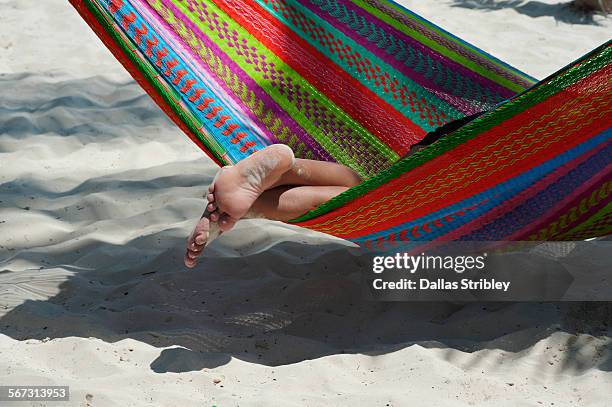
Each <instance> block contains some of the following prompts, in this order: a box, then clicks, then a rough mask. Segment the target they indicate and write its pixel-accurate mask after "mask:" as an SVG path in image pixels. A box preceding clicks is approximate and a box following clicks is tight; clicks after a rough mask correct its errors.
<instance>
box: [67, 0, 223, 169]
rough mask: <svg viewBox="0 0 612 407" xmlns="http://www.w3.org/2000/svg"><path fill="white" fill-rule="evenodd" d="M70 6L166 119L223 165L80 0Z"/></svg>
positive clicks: (72, 0) (75, 0)
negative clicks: (164, 114) (162, 112)
mask: <svg viewBox="0 0 612 407" xmlns="http://www.w3.org/2000/svg"><path fill="white" fill-rule="evenodd" d="M69 1H70V4H72V6H73V7H74V8H75V9H76V10H77V12H78V13H79V14H80V15H81V17H82V18H83V20H85V22H86V23H87V24H88V25H89V26H90V27H91V29H92V30H93V31H94V32H95V33H96V35H97V36H98V37H99V38H100V39H101V40H102V42H103V43H104V45H106V47H107V48H108V49H109V50H110V51H111V52H112V54H113V55H114V56H115V58H117V60H118V61H119V62H121V64H122V65H123V67H124V68H125V69H126V70H127V71H128V72H129V73H130V75H131V76H132V77H133V78H134V80H136V82H138V84H139V85H140V86H142V88H143V89H144V90H145V91H146V92H147V93H148V94H149V96H151V98H153V100H154V101H155V103H156V104H157V105H158V106H159V107H160V108H161V109H162V110H163V111H164V113H166V114H167V115H168V117H169V118H170V119H171V120H172V121H173V122H174V123H175V124H176V125H177V126H178V127H179V128H180V129H181V130H183V132H184V133H185V134H186V135H187V136H188V137H189V138H190V139H191V140H192V141H193V142H194V143H195V144H196V145H197V146H198V147H200V149H202V151H204V153H206V155H207V156H208V157H210V159H212V160H213V161H214V162H215V163H217V164H218V165H219V166H222V165H225V163H222V162H221V161H219V159H218V158H217V157H215V156H214V155H213V154H212V153H211V152H210V151H209V150H208V149H207V148H206V146H205V145H204V143H202V141H201V140H200V139H199V138H198V137H197V136H196V135H194V134H193V133H192V131H191V130H190V129H189V127H187V125H186V124H185V123H183V121H182V120H181V118H180V117H179V115H178V114H176V113H175V112H174V110H173V109H172V108H171V107H170V106H169V105H168V104H167V103H166V101H165V100H164V98H163V97H162V96H161V95H160V94H159V93H158V92H157V90H156V89H155V87H154V86H153V85H152V84H151V83H150V82H149V80H148V79H147V78H146V77H145V76H144V75H143V74H142V73H141V72H140V71H139V70H138V67H137V66H136V65H135V64H134V63H133V62H132V61H131V60H130V58H129V57H128V56H127V55H126V54H125V52H124V51H123V49H122V48H121V47H120V46H119V45H118V44H116V43H115V40H114V39H113V37H112V36H111V35H110V34H108V33H107V32H106V28H105V27H104V26H102V24H100V22H98V21H97V20H96V18H95V16H93V15H92V14H91V12H90V11H89V10H88V9H87V7H86V6H85V3H84V2H83V1H82V0H69Z"/></svg>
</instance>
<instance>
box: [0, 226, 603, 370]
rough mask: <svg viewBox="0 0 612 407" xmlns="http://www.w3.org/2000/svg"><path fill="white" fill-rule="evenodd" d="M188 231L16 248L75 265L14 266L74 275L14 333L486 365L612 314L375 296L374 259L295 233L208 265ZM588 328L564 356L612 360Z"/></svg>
mask: <svg viewBox="0 0 612 407" xmlns="http://www.w3.org/2000/svg"><path fill="white" fill-rule="evenodd" d="M250 227H258V226H257V225H253V226H249V225H247V226H246V227H244V228H243V229H242V230H241V231H240V233H241V234H246V235H248V234H249V233H250V232H249V228H250ZM230 238H231V236H230ZM183 243H184V236H182V235H181V231H180V230H177V229H168V230H165V231H161V232H158V233H154V234H151V235H148V236H142V237H139V238H136V239H133V240H131V241H130V242H127V243H126V244H123V245H115V244H112V243H108V242H101V241H88V242H87V243H84V244H83V245H82V246H81V247H80V248H79V250H78V251H79V252H80V254H76V253H73V254H72V257H71V258H67V257H66V253H59V252H54V253H44V251H42V250H30V251H24V252H21V253H19V254H17V255H16V256H17V257H19V258H20V260H22V261H25V262H29V263H30V264H32V263H36V262H37V259H40V258H42V257H45V258H47V259H48V260H50V262H51V263H52V262H53V257H57V258H62V259H68V260H69V261H70V265H53V266H50V265H46V266H44V268H43V270H39V269H38V268H34V269H31V270H23V271H19V272H13V271H9V270H5V271H4V272H3V273H1V274H0V282H2V283H7V284H10V283H11V282H12V281H15V279H16V278H17V277H19V279H20V281H26V280H27V281H28V283H29V284H30V285H32V284H33V283H32V281H36V279H39V280H40V279H43V280H44V278H47V277H45V276H46V275H47V274H45V272H47V271H49V272H52V271H53V269H61V270H63V278H64V281H63V282H62V283H61V284H60V285H59V290H58V292H57V293H56V294H55V295H53V296H51V297H50V298H44V299H39V300H34V299H30V300H27V301H25V302H23V303H21V304H19V305H17V306H15V307H12V309H10V310H9V311H8V312H6V313H5V314H4V315H3V316H2V317H1V318H0V332H1V333H3V334H6V335H9V336H11V337H13V338H15V339H18V340H24V339H31V338H34V339H40V340H42V339H44V338H51V339H53V338H62V337H68V336H76V337H82V338H89V337H96V338H99V339H102V340H104V341H106V342H116V341H119V340H122V339H126V338H132V339H135V340H138V341H141V342H145V343H148V344H150V345H153V346H156V347H163V348H167V347H171V348H170V349H165V350H163V351H161V353H160V355H159V357H158V358H157V359H155V360H153V361H152V362H151V365H150V368H151V369H152V370H153V371H154V372H158V373H163V372H186V371H194V370H201V369H202V368H213V367H216V366H220V365H223V364H225V363H227V362H229V360H230V358H231V357H234V358H239V359H241V360H245V361H249V362H252V363H258V364H263V365H268V366H277V365H285V364H290V363H296V362H300V361H303V360H306V359H313V358H320V357H323V356H327V355H333V354H340V353H361V354H368V355H381V354H386V353H390V352H393V351H395V350H398V349H402V348H405V347H408V346H412V345H420V346H424V347H429V348H436V349H439V350H441V351H442V352H444V354H445V356H444V357H445V358H446V359H448V360H449V361H451V362H453V358H454V357H455V355H456V354H457V352H456V351H457V350H459V351H461V352H467V353H468V354H469V355H471V356H470V358H469V360H468V362H465V361H463V362H461V364H462V366H463V367H464V368H468V369H470V368H474V369H475V368H479V367H481V366H482V364H483V363H486V360H483V358H482V357H481V356H477V352H478V351H479V350H482V349H499V350H501V351H504V352H511V353H520V352H522V351H524V350H525V349H527V348H530V347H531V346H534V345H535V344H537V343H538V341H540V340H541V339H544V338H547V337H549V336H550V335H551V332H554V331H555V330H562V331H564V332H569V333H585V332H586V333H595V334H596V333H597V332H594V328H593V327H594V326H597V323H599V324H601V322H602V321H610V320H611V319H612V317H611V315H612V312H610V309H611V308H610V307H609V304H608V305H607V307H608V308H606V306H604V307H603V308H600V309H598V310H595V312H594V311H593V310H594V309H593V306H592V305H588V304H587V305H585V304H578V305H563V304H558V305H557V304H536V303H523V304H511V303H507V304H502V303H497V304H482V303H473V304H452V303H376V302H367V301H364V300H362V297H361V286H360V269H362V267H364V264H363V263H362V260H363V259H361V258H360V257H359V256H356V255H355V254H354V253H352V252H351V251H350V250H347V249H346V247H345V246H343V245H342V244H336V243H327V244H324V245H308V244H306V245H304V244H303V243H301V242H291V241H285V242H281V243H278V244H276V245H274V246H273V247H270V248H268V249H267V250H264V251H261V252H259V253H255V254H250V255H247V256H244V257H235V256H234V257H228V256H227V255H225V254H223V253H224V249H223V247H222V245H221V244H213V245H212V246H211V247H210V252H209V254H208V255H207V257H206V258H205V259H204V261H203V262H202V263H201V265H200V266H199V267H198V268H197V269H196V270H193V271H186V270H185V269H184V268H183V267H182V266H181V258H182V255H183ZM104 253H106V255H104ZM111 254H112V255H111ZM338 264H342V265H344V268H341V267H338ZM41 266H42V265H41ZM41 284H42V285H43V286H44V282H42V283H41ZM24 286H25V285H24ZM606 313H607V314H606ZM584 315H591V320H588V319H585V318H584ZM606 315H607V316H606ZM602 318H603V319H602ZM606 318H607V319H606ZM578 321H579V323H578ZM599 333H601V332H599ZM513 338H520V339H519V340H513ZM576 338H578V339H576V340H575V341H574V343H572V344H571V346H568V351H567V352H565V353H563V354H562V355H561V357H560V359H559V360H558V361H559V365H558V368H559V369H571V370H580V371H582V370H586V369H587V368H592V367H594V366H597V367H598V368H599V369H602V370H612V356H611V355H612V352H608V353H605V352H603V353H602V355H600V357H599V359H596V360H595V359H592V360H590V361H589V360H587V358H586V356H585V355H588V352H585V351H584V349H586V348H588V343H587V342H588V341H585V339H584V338H583V337H582V336H580V337H576ZM177 346H178V348H176V347H177ZM535 363H536V364H537V363H542V364H545V363H546V361H541V362H538V361H536V362H535Z"/></svg>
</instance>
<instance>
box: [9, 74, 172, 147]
mask: <svg viewBox="0 0 612 407" xmlns="http://www.w3.org/2000/svg"><path fill="white" fill-rule="evenodd" d="M17 88H18V89H19V90H20V91H19V92H15V91H14V89H17ZM0 100H1V101H2V103H1V104H0V117H2V120H0V134H2V135H3V136H4V137H6V136H11V137H14V138H19V139H22V138H26V137H28V136H32V135H42V134H53V135H58V136H62V137H68V136H78V138H79V140H80V141H81V142H100V141H107V140H110V139H113V138H120V137H125V135H126V133H130V132H131V131H132V127H133V126H137V127H138V128H141V129H144V128H147V126H164V125H167V124H168V123H169V120H168V118H167V117H166V115H164V113H163V112H162V111H161V110H160V109H156V108H152V104H151V101H150V99H149V97H148V96H147V95H146V94H145V93H144V92H143V91H142V89H141V88H140V87H139V86H138V84H137V83H136V82H133V81H130V82H127V83H116V82H113V81H110V80H108V79H106V78H103V77H91V78H84V79H68V80H60V81H59V82H58V81H57V80H55V79H53V77H52V76H47V75H35V74H29V73H20V74H5V75H0ZM126 124H129V126H126Z"/></svg>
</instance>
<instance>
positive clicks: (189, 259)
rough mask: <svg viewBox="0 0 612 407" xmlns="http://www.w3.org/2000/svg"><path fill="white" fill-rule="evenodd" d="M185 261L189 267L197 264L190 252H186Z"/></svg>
mask: <svg viewBox="0 0 612 407" xmlns="http://www.w3.org/2000/svg"><path fill="white" fill-rule="evenodd" d="M184 262H185V266H187V267H189V268H193V267H195V265H196V261H195V260H194V259H192V258H190V257H189V252H187V253H185V259H184Z"/></svg>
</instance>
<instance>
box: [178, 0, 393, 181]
mask: <svg viewBox="0 0 612 407" xmlns="http://www.w3.org/2000/svg"><path fill="white" fill-rule="evenodd" d="M204 3H206V4H207V7H208V8H209V12H214V13H216V14H217V15H218V16H219V18H220V19H221V20H222V21H223V22H225V23H227V24H228V26H227V27H228V29H230V30H235V31H236V32H238V33H239V34H240V35H241V38H244V39H246V40H247V45H248V46H249V47H254V48H255V49H256V50H257V52H258V53H261V54H263V55H265V57H266V58H267V59H268V60H269V61H270V60H271V61H274V63H275V68H276V69H281V70H282V71H283V73H284V74H286V75H287V76H289V77H291V78H292V79H293V80H294V81H295V82H296V83H299V85H300V86H301V87H302V88H303V89H304V90H305V91H306V92H307V93H308V94H309V95H310V96H311V97H312V98H314V99H316V100H317V101H318V102H319V103H320V104H321V105H322V106H323V107H325V108H326V109H327V111H328V112H329V113H331V114H333V115H335V116H336V120H338V121H339V122H341V123H342V124H343V125H345V126H347V127H348V128H350V129H351V130H352V131H353V132H354V134H355V136H358V137H359V138H361V139H362V140H363V142H364V143H365V144H366V145H368V146H371V147H372V148H374V149H375V150H376V151H377V152H378V153H379V154H380V155H381V156H382V157H384V158H386V159H387V160H389V162H394V161H396V160H397V159H398V158H399V156H398V155H397V153H395V152H394V151H393V150H392V149H391V148H389V147H388V146H387V145H385V144H384V143H382V142H381V141H380V140H379V139H378V138H377V137H376V136H374V135H372V134H371V133H370V132H368V131H367V130H366V129H364V128H363V127H362V126H361V125H359V123H357V122H355V121H354V120H353V119H352V118H351V117H350V116H349V115H347V114H346V113H345V112H344V111H342V110H341V109H340V108H339V107H338V106H336V105H335V104H334V103H333V102H332V101H330V100H329V99H328V98H326V97H325V96H324V95H322V94H321V92H319V91H318V90H317V89H316V88H315V87H313V86H312V85H311V84H310V83H309V82H308V81H306V80H305V79H304V78H303V77H301V76H300V75H299V74H298V73H297V72H295V71H294V70H293V69H291V68H290V67H289V66H288V65H287V64H285V63H284V62H283V61H282V60H281V59H280V58H279V57H278V56H276V54H274V53H273V52H272V51H270V50H269V49H268V48H266V47H265V46H264V45H263V44H261V43H260V42H259V41H257V39H256V38H254V37H253V36H252V35H251V34H250V33H249V32H248V31H247V30H246V29H245V28H244V27H242V26H240V25H239V24H238V23H237V22H236V21H234V20H233V19H232V18H230V17H229V16H228V15H227V14H226V13H225V12H224V11H223V10H222V9H220V8H218V7H217V6H216V5H215V4H214V3H213V2H211V1H205V2H204ZM175 5H176V7H177V8H179V9H180V10H181V11H182V12H183V13H184V14H185V15H186V16H188V17H189V18H190V20H191V21H192V22H193V23H194V24H196V25H197V26H198V27H199V28H200V29H201V31H202V32H203V33H205V32H208V31H210V30H209V29H208V27H207V26H206V24H205V23H203V22H202V21H200V19H199V18H198V16H197V15H195V14H194V12H191V11H190V10H189V8H188V7H187V6H186V5H185V4H183V3H178V4H175ZM208 38H209V39H210V40H211V41H213V42H214V43H215V44H217V45H218V46H219V47H220V48H221V49H223V50H224V51H225V52H226V53H227V54H228V56H229V57H230V58H231V59H232V60H233V61H234V62H235V63H237V64H238V65H239V66H240V67H241V68H242V69H243V70H244V71H245V72H246V73H247V74H248V75H249V76H250V77H251V78H253V79H254V80H255V81H256V82H257V83H259V84H262V83H266V84H267V83H269V82H268V81H267V80H266V79H264V78H263V72H262V71H260V72H257V71H255V69H254V68H255V67H254V65H251V64H247V63H246V62H245V61H244V56H242V55H239V54H238V53H237V52H236V48H235V47H231V48H230V47H227V46H226V45H225V44H224V42H223V41H222V39H221V38H219V36H218V35H210V36H208ZM262 89H263V90H264V91H266V92H267V93H268V94H269V95H270V97H272V98H273V99H274V100H275V101H276V102H277V103H278V104H279V105H280V106H282V107H283V108H285V109H286V110H287V111H288V113H289V114H290V115H291V117H292V118H293V119H294V120H295V121H296V122H297V123H298V124H299V125H300V126H302V127H303V128H304V129H305V130H306V131H307V132H308V134H310V135H311V136H313V137H314V138H315V139H316V140H317V141H318V142H319V143H320V144H321V145H322V146H323V147H324V148H325V149H326V150H327V151H328V152H329V153H330V154H331V155H332V156H333V157H334V158H335V159H336V160H337V161H339V162H341V163H343V164H346V165H348V166H350V167H351V168H354V169H355V170H356V171H357V172H359V173H360V174H362V175H366V176H372V175H373V174H370V173H369V172H368V170H366V169H365V168H362V167H361V165H360V164H359V162H358V161H356V160H355V158H354V157H352V156H350V155H349V154H347V151H346V150H345V149H342V148H341V147H339V146H338V145H337V144H335V143H334V142H333V141H332V140H331V138H330V137H329V135H328V134H325V133H324V132H323V131H321V130H320V128H319V127H317V126H315V125H314V124H313V123H312V122H311V121H310V120H309V119H308V118H307V117H306V116H305V115H304V114H303V113H302V112H301V111H300V110H298V109H297V108H296V107H295V106H294V105H293V104H292V102H291V101H289V100H288V99H287V97H286V96H284V95H283V94H281V93H280V92H279V90H278V88H276V87H273V86H262Z"/></svg>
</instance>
